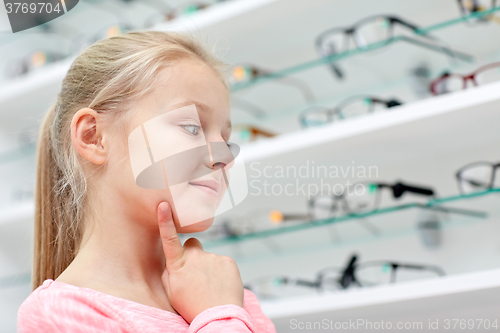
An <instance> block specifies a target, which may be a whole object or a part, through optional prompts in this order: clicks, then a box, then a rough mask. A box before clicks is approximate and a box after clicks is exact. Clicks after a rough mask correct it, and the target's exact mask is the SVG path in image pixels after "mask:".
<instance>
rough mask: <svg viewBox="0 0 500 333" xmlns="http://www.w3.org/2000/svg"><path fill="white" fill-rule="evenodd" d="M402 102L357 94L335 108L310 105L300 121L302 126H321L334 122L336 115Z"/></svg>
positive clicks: (352, 115)
mask: <svg viewBox="0 0 500 333" xmlns="http://www.w3.org/2000/svg"><path fill="white" fill-rule="evenodd" d="M401 104H403V103H402V102H400V101H398V100H396V99H389V100H384V99H381V98H378V97H372V96H367V95H356V96H351V97H349V98H346V99H344V100H343V101H341V102H340V103H339V104H338V105H337V106H335V107H334V108H327V107H321V106H314V107H310V108H308V109H306V110H304V111H302V113H301V114H300V115H299V121H300V124H301V125H302V127H312V126H320V125H323V124H326V123H330V122H332V121H333V120H334V118H335V117H337V118H338V119H345V118H350V117H354V116H358V115H362V114H366V113H370V112H374V111H376V110H380V109H385V108H392V107H394V106H398V105H401Z"/></svg>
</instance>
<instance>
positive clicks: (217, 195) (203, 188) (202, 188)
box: [189, 182, 219, 198]
mask: <svg viewBox="0 0 500 333" xmlns="http://www.w3.org/2000/svg"><path fill="white" fill-rule="evenodd" d="M189 185H193V186H194V187H196V188H198V189H200V190H201V191H203V192H205V193H207V194H210V195H212V196H214V197H215V198H219V193H218V192H217V191H215V190H214V189H212V188H211V187H208V186H204V185H201V184H196V183H191V182H190V183H189Z"/></svg>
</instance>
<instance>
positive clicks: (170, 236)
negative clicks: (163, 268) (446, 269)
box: [158, 202, 184, 267]
mask: <svg viewBox="0 0 500 333" xmlns="http://www.w3.org/2000/svg"><path fill="white" fill-rule="evenodd" d="M158 226H159V229H160V237H161V242H162V245H163V252H164V253H165V259H166V265H167V267H168V266H169V265H171V264H174V263H175V262H177V261H178V260H180V259H181V258H182V255H183V254H184V247H183V246H182V244H181V241H180V239H179V236H178V235H177V230H176V229H175V224H174V220H173V219H172V209H171V208H170V205H169V203H168V202H161V203H160V204H159V205H158Z"/></svg>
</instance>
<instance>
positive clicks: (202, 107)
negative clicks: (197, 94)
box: [175, 100, 232, 131]
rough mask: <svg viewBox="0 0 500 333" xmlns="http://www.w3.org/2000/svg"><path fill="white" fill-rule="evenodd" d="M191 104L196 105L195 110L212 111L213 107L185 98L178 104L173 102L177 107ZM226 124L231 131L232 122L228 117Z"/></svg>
mask: <svg viewBox="0 0 500 333" xmlns="http://www.w3.org/2000/svg"><path fill="white" fill-rule="evenodd" d="M192 104H194V105H196V110H200V111H203V112H213V111H214V109H213V108H212V107H210V106H208V105H207V104H205V103H202V102H199V101H195V100H187V101H183V102H180V103H178V104H175V105H178V106H177V107H178V108H181V107H184V106H188V105H192ZM200 121H201V119H200ZM226 126H227V127H228V128H229V131H232V124H231V120H230V119H228V120H227V122H226Z"/></svg>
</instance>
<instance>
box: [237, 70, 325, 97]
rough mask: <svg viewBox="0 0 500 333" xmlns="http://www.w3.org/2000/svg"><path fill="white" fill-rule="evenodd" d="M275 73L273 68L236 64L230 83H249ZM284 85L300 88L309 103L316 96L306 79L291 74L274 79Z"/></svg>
mask: <svg viewBox="0 0 500 333" xmlns="http://www.w3.org/2000/svg"><path fill="white" fill-rule="evenodd" d="M272 73H273V71H271V70H266V69H262V68H260V67H257V66H255V65H250V64H240V65H235V66H234V67H233V68H232V70H231V75H230V77H229V83H230V84H231V85H235V84H239V83H248V82H251V81H253V80H255V79H257V78H259V77H262V76H269V75H271V74H272ZM273 82H277V83H280V84H283V85H288V86H292V87H294V88H296V89H298V90H300V92H301V94H302V96H303V97H304V99H305V101H306V102H307V103H311V102H314V101H315V100H316V98H315V97H314V94H313V92H312V89H311V87H310V86H309V84H307V83H306V82H305V81H303V80H300V79H298V78H294V77H291V76H285V77H280V78H277V79H276V80H274V81H273Z"/></svg>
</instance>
